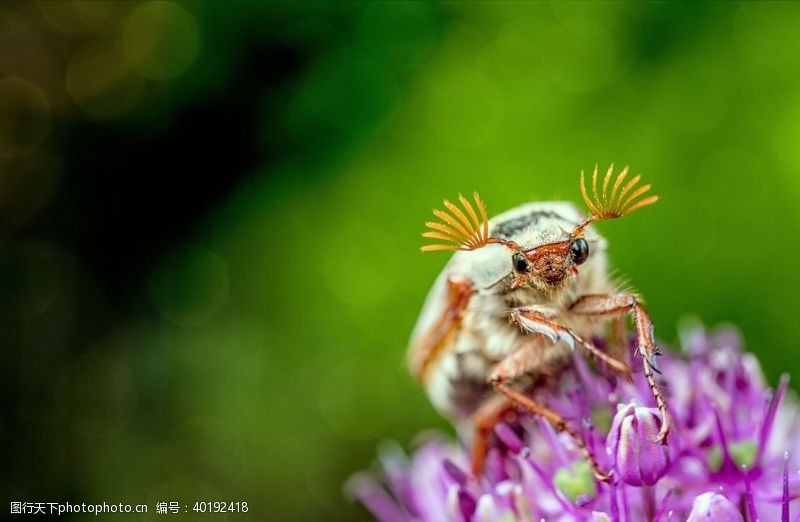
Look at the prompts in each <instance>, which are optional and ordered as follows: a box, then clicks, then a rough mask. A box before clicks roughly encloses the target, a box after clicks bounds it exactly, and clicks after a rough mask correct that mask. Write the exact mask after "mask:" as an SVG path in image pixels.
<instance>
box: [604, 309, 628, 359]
mask: <svg viewBox="0 0 800 522" xmlns="http://www.w3.org/2000/svg"><path fill="white" fill-rule="evenodd" d="M609 337H610V339H609V341H608V349H607V350H606V352H607V353H608V354H609V355H610V356H611V357H613V358H614V359H616V360H618V361H622V362H624V363H625V365H627V366H629V367H630V361H629V357H630V355H629V350H628V328H627V325H626V324H625V316H623V315H620V316H617V317H614V318H612V319H611V335H610V336H609Z"/></svg>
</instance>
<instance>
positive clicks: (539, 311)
mask: <svg viewBox="0 0 800 522" xmlns="http://www.w3.org/2000/svg"><path fill="white" fill-rule="evenodd" d="M628 172H629V169H628V168H627V167H626V168H625V169H623V170H622V171H621V172H620V173H619V174H618V175H617V176H616V178H614V182H613V184H612V183H611V180H612V174H613V164H612V166H611V167H609V169H608V170H607V171H606V173H605V175H604V176H603V179H602V184H601V185H600V187H598V177H599V176H598V168H597V167H595V169H594V172H593V173H592V184H591V195H590V193H589V191H588V190H587V187H586V179H585V176H584V173H583V172H581V177H580V188H581V194H582V196H583V200H584V202H585V203H586V206H587V207H588V210H589V213H588V215H584V214H583V213H581V212H580V211H579V210H578V209H577V208H576V207H575V206H574V205H573V204H571V203H569V202H538V203H536V202H535V203H527V204H524V205H521V206H519V207H516V208H513V209H511V210H509V211H507V212H504V213H502V214H500V215H498V216H496V217H494V218H493V219H491V220H489V219H488V218H487V213H486V206H485V204H484V203H483V201H482V200H481V199H480V197H479V196H478V194H477V193H475V194H474V195H473V200H474V205H473V202H471V201H470V200H468V199H467V198H465V197H464V196H461V195H459V202H460V204H461V206H460V207H459V206H458V205H456V204H454V203H451V202H450V201H448V200H445V201H444V206H445V210H434V211H433V212H434V215H435V216H436V217H437V218H438V220H437V221H430V222H427V223H426V226H427V228H428V230H427V231H426V232H425V233H423V236H424V237H426V238H428V239H434V240H437V241H438V242H437V243H435V244H430V245H426V246H423V247H422V251H424V252H429V251H439V250H445V251H454V252H455V253H454V254H453V256H452V257H451V259H450V261H449V262H448V263H447V265H446V266H445V268H444V270H443V271H442V272H441V274H440V275H439V277H438V278H437V279H436V281H435V283H434V285H433V287H432V288H431V290H430V292H429V293H428V296H427V298H426V300H425V304H424V305H423V308H422V312H421V314H420V317H419V319H418V320H417V323H416V326H415V327H414V330H413V332H412V335H411V341H410V343H409V349H408V364H409V367H410V370H411V372H412V374H413V375H414V376H415V378H416V379H417V380H418V381H419V382H420V383H421V385H422V386H423V387H424V389H425V391H426V393H427V395H428V397H429V398H430V400H431V402H432V403H433V405H434V407H435V408H436V409H437V410H439V411H440V412H441V413H443V414H444V415H445V416H446V417H449V418H450V419H451V420H452V421H453V423H454V424H455V425H456V426H457V427H458V428H467V429H473V430H474V438H473V444H472V446H473V447H472V457H471V460H472V463H471V464H472V472H473V473H474V474H476V475H477V474H480V473H481V472H482V469H483V463H484V459H485V456H486V453H487V451H488V445H489V439H490V436H491V432H492V429H493V427H494V425H495V424H496V423H497V422H499V421H500V420H501V419H502V418H503V416H504V415H505V414H506V413H507V412H508V411H509V410H512V409H515V408H516V409H521V410H524V411H527V412H529V413H530V414H533V415H535V416H540V417H543V418H545V419H546V420H547V421H549V422H550V423H551V424H552V425H553V427H554V428H555V429H556V430H557V431H560V432H566V433H567V434H568V435H569V436H570V437H571V438H572V439H573V440H574V441H575V444H576V446H577V448H578V449H579V450H580V451H581V452H582V454H583V456H584V458H586V459H587V461H588V462H589V464H590V465H591V467H592V470H593V473H594V475H595V477H597V478H598V479H599V480H608V479H609V478H610V473H607V472H604V471H603V470H602V469H601V468H600V466H599V465H598V464H597V462H596V460H595V459H594V457H593V455H592V454H591V452H590V451H589V449H588V447H587V444H586V443H585V441H584V440H583V439H582V437H581V436H580V435H579V433H578V431H576V430H575V429H574V428H573V427H572V426H571V425H570V423H569V422H568V421H567V419H565V418H563V417H562V416H561V415H560V414H559V413H557V412H556V411H554V410H552V409H551V408H549V407H548V406H547V405H545V404H542V403H540V402H539V401H538V400H537V399H536V398H535V395H536V393H535V392H536V391H537V390H539V389H541V388H543V387H548V386H552V385H553V384H554V383H555V382H557V379H558V377H559V375H560V374H561V373H562V371H563V370H564V368H566V367H568V365H569V362H570V359H571V356H572V353H571V352H572V351H573V350H575V349H580V350H582V351H584V352H586V353H588V354H590V355H591V356H593V357H595V358H596V359H598V360H599V361H601V362H602V364H604V365H605V366H606V367H607V368H609V369H610V370H611V371H613V372H615V373H616V374H617V375H618V376H620V377H622V378H626V379H630V376H631V369H630V365H629V363H628V362H627V356H626V352H625V350H624V344H625V343H624V341H623V340H622V339H624V338H625V334H624V329H625V324H626V320H627V318H628V317H631V318H632V319H633V325H634V327H635V330H636V341H637V343H638V348H637V353H638V354H639V355H641V356H642V360H643V364H642V367H643V372H644V376H645V378H646V381H647V383H648V385H649V387H650V390H651V392H652V395H653V397H654V399H655V403H656V404H657V406H658V409H659V413H660V415H661V420H662V422H661V426H660V431H659V433H658V437H657V439H656V440H657V442H659V443H662V444H663V443H666V439H667V435H668V433H669V430H670V418H669V412H668V411H667V404H666V401H665V399H664V396H663V394H662V392H661V390H660V388H659V385H658V384H657V382H656V379H655V374H656V373H659V369H658V365H657V362H656V357H657V356H658V355H659V349H658V347H657V345H656V343H655V340H654V337H653V323H652V321H651V320H650V317H649V315H648V313H647V311H646V310H645V308H644V306H643V304H642V300H641V298H640V297H639V296H638V295H637V294H635V293H631V292H625V291H622V290H621V289H620V288H619V286H618V285H617V284H616V283H615V282H614V281H613V280H612V278H611V277H610V275H609V268H608V263H607V255H606V249H607V242H606V240H605V239H603V237H601V236H600V235H599V234H598V233H597V232H596V231H595V230H594V229H593V227H592V226H591V225H592V224H593V223H595V222H597V221H601V220H606V219H615V218H620V217H622V216H625V215H628V214H630V213H631V212H633V211H635V210H638V209H640V208H642V207H645V206H648V205H651V204H653V203H655V202H656V201H657V200H658V196H654V195H649V196H647V195H646V193H647V192H648V191H649V190H650V185H649V184H647V185H641V186H638V187H637V185H638V184H639V181H640V179H641V176H640V175H636V176H634V177H632V178H630V179H629V180H628V181H627V182H626V178H627V175H628ZM609 322H611V323H612V325H613V326H614V327H615V329H616V330H617V331H618V332H622V335H621V337H620V336H618V342H617V343H611V344H610V345H609V346H610V347H609V348H608V349H606V350H601V349H599V348H598V347H597V346H595V344H594V343H593V342H592V339H595V338H600V337H602V336H603V335H604V334H605V333H606V330H608V325H609Z"/></svg>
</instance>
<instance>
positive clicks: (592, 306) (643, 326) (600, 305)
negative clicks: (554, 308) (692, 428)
mask: <svg viewBox="0 0 800 522" xmlns="http://www.w3.org/2000/svg"><path fill="white" fill-rule="evenodd" d="M570 312H572V313H574V314H578V315H584V316H595V317H599V316H624V315H630V316H632V317H633V322H634V324H635V326H636V339H637V345H638V348H637V350H638V352H639V353H640V354H641V355H642V359H643V360H644V364H643V365H642V366H643V367H644V376H645V378H646V379H647V385H648V386H649V387H650V392H651V393H652V394H653V398H655V400H656V404H657V405H658V410H659V412H660V413H661V418H662V423H661V430H660V431H659V432H658V437H657V438H656V442H661V443H664V442H666V440H667V435H668V434H669V430H670V424H671V422H670V417H669V412H668V411H667V403H666V401H665V400H664V396H663V395H662V394H661V390H660V389H659V387H658V385H657V384H656V380H655V376H654V375H653V373H654V372H658V373H661V372H660V370H659V369H658V363H657V362H656V357H657V356H658V355H660V352H659V350H658V347H657V346H656V342H655V338H654V337H653V322H652V321H651V320H650V316H649V315H647V311H646V310H645V309H644V306H642V303H641V302H640V301H639V298H638V297H637V296H636V295H634V294H624V293H622V294H593V295H585V296H583V297H581V298H579V299H578V300H577V301H575V303H573V305H572V306H571V307H570Z"/></svg>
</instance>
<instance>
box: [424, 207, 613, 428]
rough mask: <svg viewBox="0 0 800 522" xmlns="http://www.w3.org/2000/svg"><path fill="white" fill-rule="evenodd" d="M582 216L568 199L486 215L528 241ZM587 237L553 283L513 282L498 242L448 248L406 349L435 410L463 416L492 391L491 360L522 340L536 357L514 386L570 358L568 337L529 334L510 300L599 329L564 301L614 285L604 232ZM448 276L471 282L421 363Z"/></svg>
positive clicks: (587, 329) (496, 226)
mask: <svg viewBox="0 0 800 522" xmlns="http://www.w3.org/2000/svg"><path fill="white" fill-rule="evenodd" d="M584 217H585V216H583V215H582V214H581V213H580V212H579V211H578V209H577V208H575V206H574V205H572V204H571V203H567V202H548V203H528V204H525V205H521V206H519V207H516V208H513V209H511V210H509V211H507V212H504V213H503V214H501V215H499V216H497V217H495V218H493V219H491V220H490V221H489V232H490V234H491V235H492V236H493V237H500V238H503V239H509V240H512V241H514V242H516V243H517V244H519V245H520V246H522V247H523V248H525V249H530V248H533V247H536V246H539V245H542V244H547V243H552V242H555V241H559V240H563V239H565V238H567V236H568V235H569V233H570V232H571V231H572V229H573V228H575V226H576V225H577V224H578V223H579V222H580V221H581V220H582V219H583V218H584ZM586 239H587V241H588V242H589V245H590V248H591V252H592V254H591V256H590V257H589V259H588V260H587V262H586V263H584V264H583V265H581V267H580V272H579V273H578V274H577V275H576V276H574V278H572V279H571V280H568V281H566V282H565V283H564V284H563V285H561V286H560V287H558V288H555V289H552V288H530V287H520V288H516V289H513V290H512V289H511V288H510V287H511V283H512V281H513V280H514V276H515V274H514V272H513V267H512V265H511V262H510V258H509V255H508V253H507V248H506V247H504V246H502V245H488V246H486V247H485V248H482V249H479V250H474V251H466V252H464V251H460V252H456V253H455V254H454V255H453V257H452V258H451V259H450V261H449V262H448V263H447V265H446V266H445V268H444V270H443V271H442V273H441V274H440V276H439V277H438V278H437V280H436V282H435V283H434V285H433V288H432V289H431V290H430V292H429V294H428V297H427V299H426V302H425V305H424V306H423V308H422V313H421V315H420V318H419V320H418V321H417V325H416V327H415V328H414V331H413V333H412V336H411V343H410V351H409V357H410V363H411V366H412V372H413V373H415V374H417V375H418V377H419V379H420V381H421V382H422V384H423V386H424V387H425V389H426V391H427V393H428V396H429V397H430V399H431V402H432V403H433V404H434V406H436V408H437V409H438V410H439V411H441V412H442V413H443V414H445V415H447V416H448V417H450V418H451V419H453V420H454V421H457V420H460V419H464V418H469V417H470V416H471V415H472V414H473V413H474V412H475V410H476V409H477V408H478V407H479V406H480V405H481V404H482V403H483V402H484V401H485V400H487V399H488V398H489V397H491V396H492V395H493V391H492V387H491V385H490V384H489V383H488V381H487V376H488V375H489V374H490V372H491V370H492V368H494V367H495V366H496V365H497V364H498V363H499V362H500V361H502V360H503V359H504V358H505V357H507V356H508V355H510V354H512V353H513V352H515V351H517V350H519V349H520V348H521V347H522V345H523V344H526V343H527V344H531V343H533V344H535V345H536V347H535V349H536V351H538V352H539V353H540V354H541V365H540V367H539V368H535V369H532V370H531V371H529V372H527V373H526V375H525V377H524V378H523V379H521V380H520V381H519V382H518V383H517V386H520V387H525V388H529V387H531V386H532V385H534V384H538V383H541V382H543V381H545V380H547V379H548V378H549V377H551V376H552V375H553V374H554V373H555V372H557V371H558V370H559V369H561V367H562V366H563V365H564V364H565V363H567V362H568V360H569V358H570V348H569V346H568V345H567V343H565V342H557V343H555V344H553V343H552V342H550V341H549V340H548V339H547V338H544V337H542V336H531V335H530V334H529V333H526V332H523V331H521V330H520V328H519V327H518V326H517V325H514V324H512V322H511V321H510V312H511V310H513V309H514V308H516V307H522V306H525V307H527V306H536V307H546V308H549V309H552V311H553V312H554V313H555V314H556V315H555V316H554V319H555V320H556V321H557V322H559V324H563V325H565V326H568V327H570V328H572V329H574V330H575V331H577V332H581V333H582V334H583V335H584V336H586V337H590V338H591V337H593V336H595V335H597V334H600V333H601V332H602V331H603V329H604V327H605V325H604V324H603V323H602V322H598V321H597V320H594V319H590V318H587V317H581V316H574V315H572V314H570V312H569V307H570V306H571V305H572V304H573V303H574V302H575V300H576V299H578V298H579V297H580V296H582V295H585V294H601V293H608V292H612V291H613V290H614V285H613V284H612V283H611V282H610V280H609V277H608V274H607V267H606V253H605V245H606V243H605V240H604V239H602V238H601V237H600V236H598V235H597V234H595V233H593V232H592V231H591V230H588V231H587V234H586ZM448 281H454V282H460V283H467V284H469V286H470V287H471V295H470V297H469V300H468V304H467V305H466V309H465V310H464V311H463V318H462V320H461V321H460V324H459V325H458V326H457V329H456V331H454V332H453V333H452V334H451V335H450V336H448V339H447V340H446V341H445V346H441V347H440V348H439V350H438V353H437V355H436V357H434V358H431V359H430V360H428V361H427V362H426V363H425V364H424V365H423V364H422V363H421V362H420V361H419V357H418V351H419V350H424V346H425V344H426V341H427V340H426V339H425V337H426V335H428V332H429V331H430V330H431V327H432V325H434V323H435V322H436V321H437V319H438V318H439V317H440V316H441V314H442V310H444V309H445V308H447V301H448ZM423 366H424V367H423Z"/></svg>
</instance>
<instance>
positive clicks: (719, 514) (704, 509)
mask: <svg viewBox="0 0 800 522" xmlns="http://www.w3.org/2000/svg"><path fill="white" fill-rule="evenodd" d="M706 520H714V521H716V522H744V517H742V514H741V513H740V512H739V510H738V509H736V506H734V505H733V503H732V502H731V501H730V500H728V499H727V498H725V497H724V496H722V495H720V494H719V493H703V494H702V495H698V496H697V498H695V499H694V502H693V503H692V512H691V513H689V518H687V519H686V522H701V521H706Z"/></svg>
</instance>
